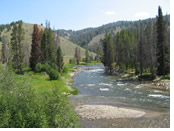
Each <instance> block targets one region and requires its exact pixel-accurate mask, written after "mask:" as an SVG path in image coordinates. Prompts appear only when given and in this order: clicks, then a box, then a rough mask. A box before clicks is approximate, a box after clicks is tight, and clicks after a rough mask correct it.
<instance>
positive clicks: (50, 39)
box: [47, 28, 56, 63]
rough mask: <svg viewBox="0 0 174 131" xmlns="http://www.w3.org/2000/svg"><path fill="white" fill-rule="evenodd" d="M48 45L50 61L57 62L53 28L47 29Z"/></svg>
mask: <svg viewBox="0 0 174 131" xmlns="http://www.w3.org/2000/svg"><path fill="white" fill-rule="evenodd" d="M47 40H48V41H47V42H48V43H47V45H48V48H47V50H48V62H49V63H56V55H55V51H54V48H55V46H54V37H53V32H52V30H51V28H49V29H48V31H47Z"/></svg>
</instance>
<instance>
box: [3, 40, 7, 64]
mask: <svg viewBox="0 0 174 131" xmlns="http://www.w3.org/2000/svg"><path fill="white" fill-rule="evenodd" d="M1 41H2V55H1V57H2V58H1V59H2V64H5V63H7V59H8V57H7V38H6V37H2V38H1Z"/></svg>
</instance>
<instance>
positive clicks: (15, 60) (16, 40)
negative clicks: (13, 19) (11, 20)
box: [11, 21, 25, 74]
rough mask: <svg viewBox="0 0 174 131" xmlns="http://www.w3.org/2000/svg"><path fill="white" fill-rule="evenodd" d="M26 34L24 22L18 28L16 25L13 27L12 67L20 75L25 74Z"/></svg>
mask: <svg viewBox="0 0 174 131" xmlns="http://www.w3.org/2000/svg"><path fill="white" fill-rule="evenodd" d="M24 34H25V32H24V29H23V28H22V21H19V23H18V26H17V25H16V24H15V25H14V26H13V30H12V34H11V48H12V49H11V51H12V66H13V68H14V69H15V71H16V72H17V73H19V74H22V73H23V71H22V68H23V58H24V53H23V51H22V48H23V40H24Z"/></svg>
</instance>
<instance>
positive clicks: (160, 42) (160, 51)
mask: <svg viewBox="0 0 174 131" xmlns="http://www.w3.org/2000/svg"><path fill="white" fill-rule="evenodd" d="M156 24H157V62H158V68H157V74H158V75H165V74H166V67H167V66H166V53H167V52H166V43H165V35H164V32H165V26H164V19H163V14H162V9H161V7H160V6H159V7H158V16H157V23H156Z"/></svg>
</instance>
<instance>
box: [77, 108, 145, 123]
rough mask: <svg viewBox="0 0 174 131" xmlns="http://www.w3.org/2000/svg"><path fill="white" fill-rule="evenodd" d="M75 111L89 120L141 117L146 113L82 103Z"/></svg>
mask: <svg viewBox="0 0 174 131" xmlns="http://www.w3.org/2000/svg"><path fill="white" fill-rule="evenodd" d="M75 111H76V112H77V113H78V114H79V115H80V117H81V118H85V119H88V120H99V119H118V118H139V117H142V116H144V115H145V114H146V113H145V112H144V111H139V110H135V109H128V108H119V107H115V106H109V105H80V106H77V107H76V108H75Z"/></svg>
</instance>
